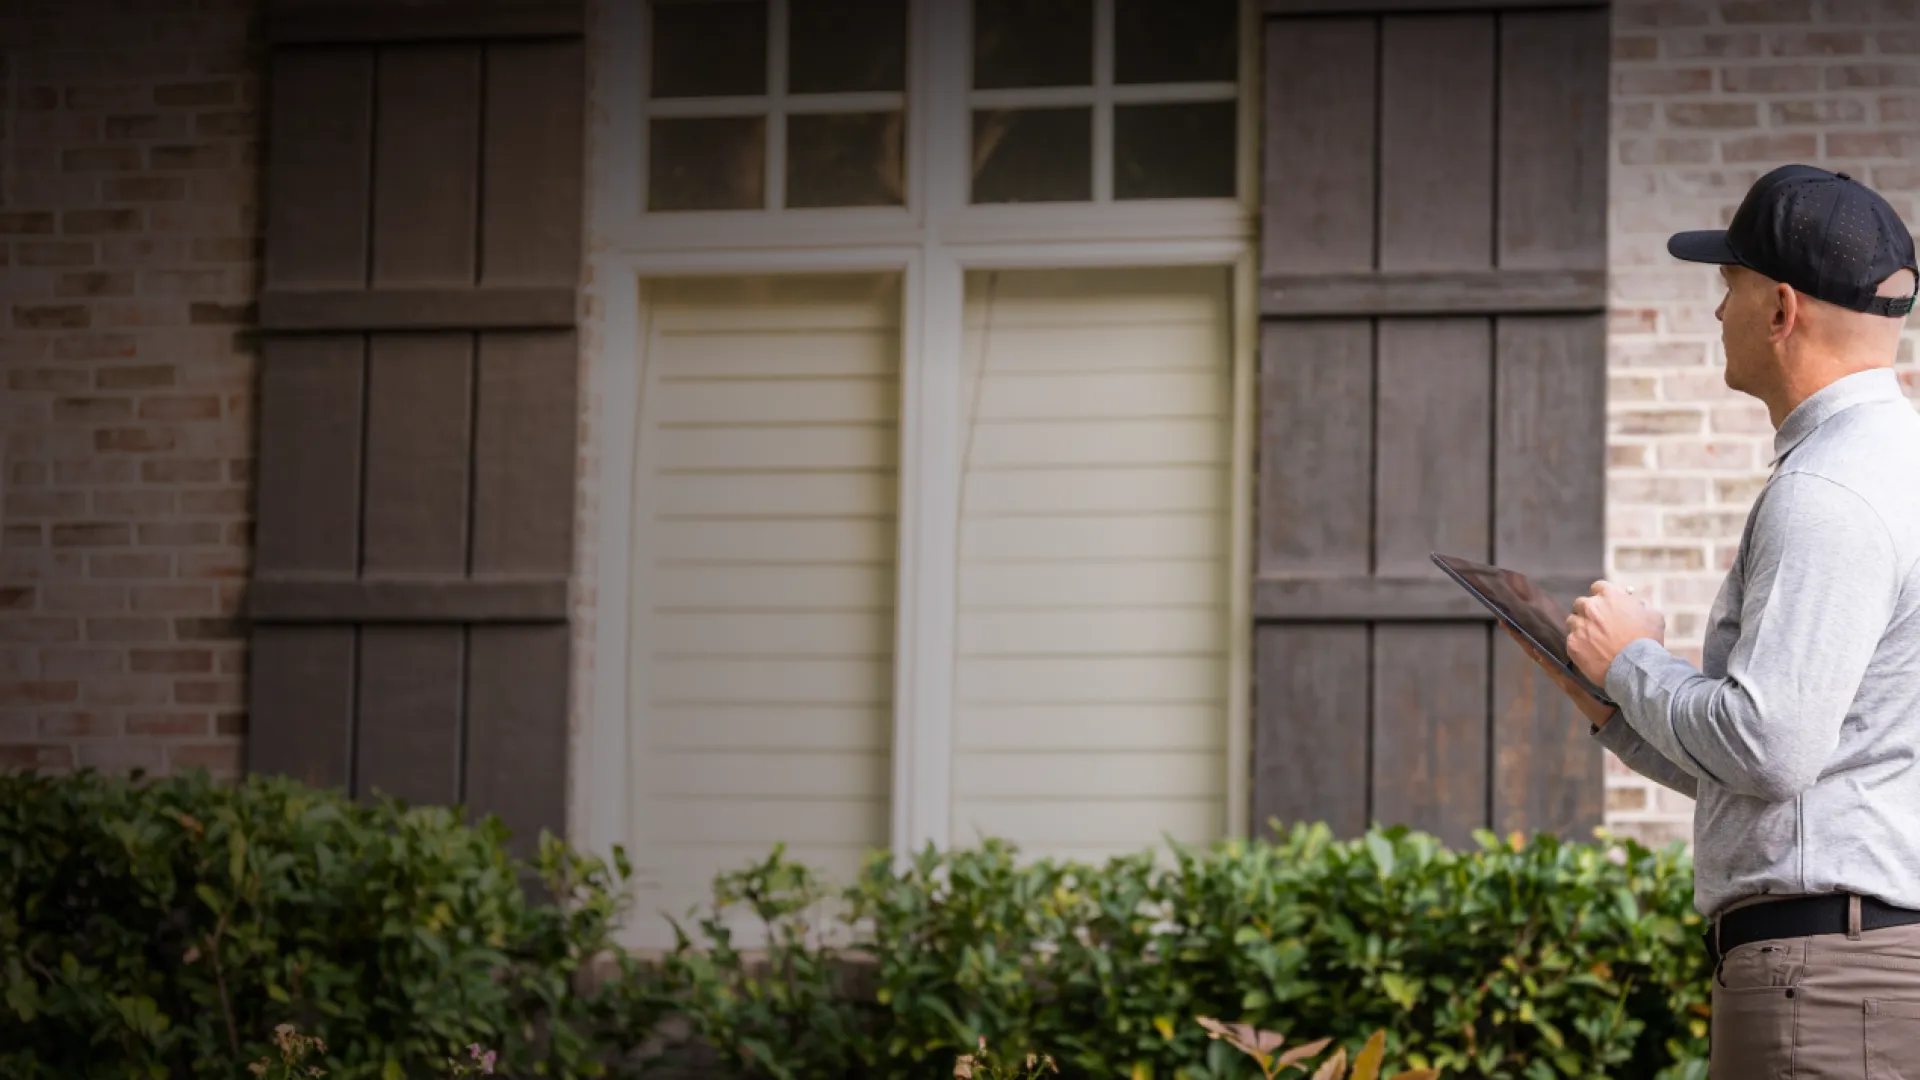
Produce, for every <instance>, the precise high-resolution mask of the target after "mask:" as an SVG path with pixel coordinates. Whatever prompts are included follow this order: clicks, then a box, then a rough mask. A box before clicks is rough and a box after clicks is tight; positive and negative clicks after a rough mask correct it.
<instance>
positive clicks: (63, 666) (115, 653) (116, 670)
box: [40, 649, 127, 679]
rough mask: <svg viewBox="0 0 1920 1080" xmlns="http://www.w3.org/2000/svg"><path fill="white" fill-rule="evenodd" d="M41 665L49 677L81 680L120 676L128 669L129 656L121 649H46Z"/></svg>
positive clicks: (43, 651) (41, 654) (41, 655)
mask: <svg viewBox="0 0 1920 1080" xmlns="http://www.w3.org/2000/svg"><path fill="white" fill-rule="evenodd" d="M40 663H41V666H42V668H43V670H44V671H45V672H46V673H47V674H48V675H49V676H52V677H54V678H68V679H80V678H85V677H87V676H89V675H118V674H120V673H121V672H123V671H125V670H126V668H127V654H126V653H125V652H124V651H123V650H120V649H45V650H42V651H41V653H40Z"/></svg>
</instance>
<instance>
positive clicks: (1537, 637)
mask: <svg viewBox="0 0 1920 1080" xmlns="http://www.w3.org/2000/svg"><path fill="white" fill-rule="evenodd" d="M1433 561H1434V562H1435V563H1437V564H1439V566H1440V568H1441V569H1442V570H1445V571H1446V572H1447V573H1449V574H1451V575H1453V576H1454V578H1455V580H1457V581H1459V582H1460V583H1461V584H1462V585H1465V586H1466V587H1467V591H1468V592H1470V593H1473V594H1474V595H1475V596H1477V597H1478V598H1479V600H1480V602H1481V603H1483V604H1485V605H1486V606H1487V607H1489V608H1491V609H1493V611H1494V612H1495V613H1496V614H1499V615H1504V616H1505V617H1506V621H1508V622H1510V623H1511V624H1512V625H1513V626H1514V628H1515V629H1517V630H1519V631H1520V632H1521V633H1522V634H1524V635H1526V636H1527V637H1528V638H1531V639H1532V640H1533V643H1534V644H1535V645H1537V646H1539V647H1540V650H1541V651H1542V652H1544V653H1546V654H1547V655H1548V656H1549V657H1551V658H1552V659H1553V660H1554V662H1555V663H1557V664H1558V665H1559V666H1560V667H1561V668H1562V669H1563V670H1565V671H1566V673H1567V674H1568V675H1571V676H1572V677H1573V680H1574V681H1575V682H1577V683H1579V684H1580V685H1581V687H1583V688H1584V689H1585V690H1586V691H1587V692H1588V693H1590V694H1592V695H1593V696H1594V697H1595V698H1598V699H1599V700H1600V701H1603V702H1606V703H1607V704H1608V705H1612V704H1613V703H1614V702H1613V699H1612V698H1609V697H1608V696H1607V694H1606V691H1605V690H1602V689H1601V688H1600V687H1597V686H1595V685H1593V682H1592V681H1591V680H1590V679H1588V678H1587V677H1586V676H1585V675H1582V674H1581V673H1580V669H1579V668H1576V667H1574V666H1573V661H1572V660H1571V658H1569V657H1568V656H1567V616H1568V615H1569V614H1571V613H1570V612H1569V611H1568V610H1567V609H1566V608H1565V607H1562V606H1561V605H1560V603H1559V602H1558V601H1556V600H1555V599H1554V598H1553V597H1551V596H1548V595H1547V594H1546V593H1545V592H1542V591H1541V590H1540V588H1539V586H1537V585H1535V584H1534V583H1533V580H1532V579H1531V578H1529V577H1527V576H1526V575H1525V574H1520V573H1516V572H1514V571H1512V570H1502V569H1500V568H1499V567H1497V566H1488V565H1486V564H1485V563H1477V562H1472V561H1470V560H1467V559H1457V558H1454V557H1453V556H1451V555H1435V556H1434V557H1433Z"/></svg>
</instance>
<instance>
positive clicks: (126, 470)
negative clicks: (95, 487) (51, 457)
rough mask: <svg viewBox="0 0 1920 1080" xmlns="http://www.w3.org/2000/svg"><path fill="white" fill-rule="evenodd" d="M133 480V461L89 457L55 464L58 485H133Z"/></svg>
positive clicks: (54, 473) (55, 481)
mask: <svg viewBox="0 0 1920 1080" xmlns="http://www.w3.org/2000/svg"><path fill="white" fill-rule="evenodd" d="M133 479H134V468H133V462H131V461H124V460H119V459H116V458H98V457H91V456H89V457H86V458H82V459H81V460H79V461H56V462H54V463H53V482H54V483H56V484H131V483H133Z"/></svg>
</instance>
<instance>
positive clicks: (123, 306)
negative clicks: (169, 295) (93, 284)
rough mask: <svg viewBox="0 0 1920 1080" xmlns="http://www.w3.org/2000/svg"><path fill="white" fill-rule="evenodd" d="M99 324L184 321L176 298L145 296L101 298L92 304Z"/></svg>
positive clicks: (143, 324)
mask: <svg viewBox="0 0 1920 1080" xmlns="http://www.w3.org/2000/svg"><path fill="white" fill-rule="evenodd" d="M94 307H95V310H96V311H98V312H99V316H100V325H102V326H112V327H117V328H139V327H159V326H180V325H182V324H183V323H185V322H186V318H185V312H184V311H182V310H181V305H180V302H179V301H178V300H155V299H147V298H144V297H143V298H139V299H131V300H128V299H121V300H102V301H101V302H99V303H98V304H96V305H94Z"/></svg>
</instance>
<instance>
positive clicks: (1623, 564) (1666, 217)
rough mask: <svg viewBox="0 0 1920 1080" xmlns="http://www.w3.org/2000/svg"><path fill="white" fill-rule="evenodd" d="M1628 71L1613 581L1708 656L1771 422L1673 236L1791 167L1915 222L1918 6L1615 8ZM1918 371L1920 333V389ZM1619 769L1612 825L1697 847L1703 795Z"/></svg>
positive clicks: (1623, 73) (1617, 177)
mask: <svg viewBox="0 0 1920 1080" xmlns="http://www.w3.org/2000/svg"><path fill="white" fill-rule="evenodd" d="M1614 64H1615V66H1614V76H1613V77H1614V110H1613V130H1614V137H1613V143H1614V145H1613V150H1614V156H1613V172H1612V187H1613V215H1612V245H1611V246H1612V254H1611V258H1612V264H1613V302H1612V303H1613V311H1612V314H1611V318H1612V336H1611V363H1610V376H1611V391H1610V395H1609V402H1608V416H1609V426H1608V430H1609V445H1608V451H1609V460H1610V468H1609V476H1608V488H1609V496H1610V498H1609V508H1608V536H1609V541H1610V542H1609V552H1608V554H1609V563H1610V567H1611V569H1610V573H1611V574H1613V575H1614V576H1615V577H1616V578H1617V579H1618V580H1620V581H1622V582H1625V583H1629V584H1634V585H1636V586H1637V587H1638V589H1639V591H1640V592H1641V593H1642V594H1643V595H1646V596H1648V597H1650V598H1652V599H1653V600H1654V602H1655V603H1657V604H1658V605H1659V606H1660V607H1661V609H1662V610H1664V611H1665V612H1666V614H1667V625H1668V637H1669V644H1670V645H1674V646H1676V648H1677V651H1680V652H1682V653H1683V654H1685V655H1687V656H1688V657H1689V658H1690V659H1692V660H1693V661H1694V662H1696V663H1698V662H1699V651H1698V650H1699V645H1700V642H1701V638H1702V633H1703V629H1702V627H1703V623H1704V621H1705V616H1706V613H1707V609H1708V607H1709V606H1710V605H1711V604H1712V602H1713V597H1714V594H1715V592H1716V591H1717V589H1718V587H1719V584H1720V580H1721V577H1722V575H1723V574H1724V572H1725V570H1726V568H1727V566H1728V565H1729V561H1730V559H1731V558H1732V556H1733V553H1734V550H1735V548H1736V547H1737V545H1738V543H1739V540H1740V532H1741V528H1742V526H1743V525H1744V523H1745V517H1746V513H1747V510H1748V508H1749V507H1750V506H1751V505H1752V502H1753V497H1754V494H1755V493H1756V492H1757V491H1758V490H1759V488H1760V485H1761V484H1762V483H1763V482H1764V480H1765V479H1766V465H1767V462H1768V460H1769V459H1770V457H1771V445H1772V438H1773V428H1772V426H1771V424H1770V423H1769V421H1768V419H1767V415H1766V410H1765V409H1764V408H1762V407H1761V406H1760V405H1759V404H1758V403H1757V402H1755V401H1753V400H1752V399H1749V398H1744V397H1741V396H1738V395H1736V394H1734V393H1732V392H1731V391H1729V390H1727V389H1726V387H1725V385H1724V383H1723V382H1722V381H1721V369H1722V366H1723V365H1724V363H1725V358H1724V356H1723V354H1722V352H1721V349H1720V338H1719V324H1718V322H1717V321H1715V319H1714V317H1713V310H1714V307H1715V306H1716V305H1717V304H1718V302H1719V298H1720V291H1719V288H1718V283H1717V275H1716V273H1715V272H1714V271H1713V270H1712V269H1711V268H1708V267H1694V266H1688V265H1686V264H1682V263H1676V262H1675V261H1674V260H1673V259H1671V258H1670V257H1669V256H1668V255H1667V253H1666V238H1667V236H1668V235H1669V234H1671V233H1672V232H1673V231H1675V230H1677V229H1684V228H1710V227H1714V226H1717V225H1721V224H1723V223H1724V222H1725V221H1726V220H1727V218H1728V217H1730V216H1731V214H1732V212H1733V208H1734V206H1735V205H1736V204H1737V203H1738V202H1739V201H1740V198H1741V196H1742V195H1744V194H1745V192H1746V189H1747V187H1748V185H1750V184H1751V183H1752V182H1753V181H1754V180H1755V179H1757V178H1758V177H1759V176H1760V175H1761V173H1763V172H1765V171H1766V170H1768V169H1770V168H1773V167H1774V166H1776V165H1780V164H1785V163H1787V162H1791V161H1800V162H1806V163H1809V164H1814V165H1821V166H1824V167H1827V168H1833V169H1839V170H1843V171H1846V172H1848V173H1850V174H1852V175H1853V176H1856V177H1858V178H1860V179H1862V180H1864V181H1866V182H1867V183H1869V184H1871V185H1873V186H1874V187H1875V188H1876V189H1878V190H1879V191H1880V192H1882V193H1883V194H1885V195H1886V196H1887V198H1888V199H1889V200H1890V201H1891V202H1892V203H1893V205H1894V207H1895V209H1897V210H1898V211H1899V212H1900V213H1901V214H1902V216H1904V217H1905V218H1906V219H1907V221H1908V222H1909V224H1910V225H1913V226H1915V227H1920V218H1916V216H1915V211H1916V210H1917V209H1920V0H1615V13H1614ZM1915 324H1920V319H1916V320H1915ZM1912 364H1913V340H1912V335H1910V336H1909V340H1908V341H1907V342H1905V344H1904V345H1903V348H1902V353H1901V368H1902V370H1903V371H1904V372H1905V373H1906V379H1907V383H1908V386H1909V387H1912V388H1914V389H1915V390H1916V391H1920V380H1916V372H1915V369H1914V368H1913V366H1912ZM1608 766H1609V768H1608V791H1607V805H1608V810H1609V815H1608V817H1609V823H1610V824H1612V825H1614V826H1615V827H1616V828H1618V829H1619V830H1620V831H1622V832H1628V833H1633V834H1637V835H1639V836H1641V837H1643V838H1645V839H1648V840H1652V841H1655V842H1665V841H1667V840H1669V839H1687V838H1689V836H1690V830H1691V821H1692V805H1691V803H1690V802H1689V801H1688V800H1685V799H1682V798H1679V797H1676V796H1674V795H1673V793H1671V792H1668V791H1664V790H1660V789H1657V788H1655V787H1654V786H1653V785H1651V784H1649V783H1647V782H1645V781H1643V780H1641V779H1640V778H1639V777H1637V776H1635V775H1633V774H1632V773H1629V772H1627V771H1626V770H1625V769H1624V768H1622V767H1621V766H1620V765H1619V763H1618V762H1616V761H1611V760H1610V761H1609V762H1608Z"/></svg>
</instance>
